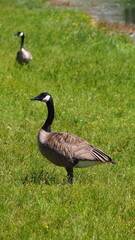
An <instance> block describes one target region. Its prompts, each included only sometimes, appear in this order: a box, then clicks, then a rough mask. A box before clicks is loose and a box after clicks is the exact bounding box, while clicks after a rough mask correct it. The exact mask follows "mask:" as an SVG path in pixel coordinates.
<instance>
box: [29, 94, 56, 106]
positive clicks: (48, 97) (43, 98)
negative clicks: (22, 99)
mask: <svg viewBox="0 0 135 240" xmlns="http://www.w3.org/2000/svg"><path fill="white" fill-rule="evenodd" d="M51 99H52V97H51V95H50V94H49V93H47V92H44V93H40V94H39V95H38V96H36V97H34V98H31V100H37V101H41V102H45V103H47V102H49V101H50V100H51Z"/></svg>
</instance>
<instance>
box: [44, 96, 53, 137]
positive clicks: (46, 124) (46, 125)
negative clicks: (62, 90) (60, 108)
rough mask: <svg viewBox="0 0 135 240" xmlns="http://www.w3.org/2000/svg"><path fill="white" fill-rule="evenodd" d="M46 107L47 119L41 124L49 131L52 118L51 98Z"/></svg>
mask: <svg viewBox="0 0 135 240" xmlns="http://www.w3.org/2000/svg"><path fill="white" fill-rule="evenodd" d="M46 105H47V109H48V116H47V119H46V121H45V123H44V125H43V126H42V129H44V130H45V131H46V132H51V124H52V122H53V119H54V105H53V100H52V99H50V100H49V101H48V102H47V103H46Z"/></svg>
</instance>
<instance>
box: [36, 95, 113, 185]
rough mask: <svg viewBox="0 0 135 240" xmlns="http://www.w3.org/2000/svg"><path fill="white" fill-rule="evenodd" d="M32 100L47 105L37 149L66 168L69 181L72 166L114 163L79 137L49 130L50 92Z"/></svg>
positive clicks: (53, 161)
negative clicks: (46, 116)
mask: <svg viewBox="0 0 135 240" xmlns="http://www.w3.org/2000/svg"><path fill="white" fill-rule="evenodd" d="M47 96H50V97H47ZM32 100H39V101H43V102H46V104H47V107H48V118H47V120H46V122H45V124H44V125H43V127H42V128H41V129H40V131H39V133H38V146H39V150H40V152H41V153H42V155H43V156H44V157H45V158H47V159H48V160H49V161H50V162H52V163H54V164H55V165H58V166H62V167H65V168H66V170H67V173H68V181H69V183H72V181H73V168H84V167H90V166H93V165H96V164H102V163H113V164H115V163H116V162H115V161H113V160H112V159H111V158H110V157H109V156H108V155H106V154H105V153H104V152H103V151H101V150H100V149H98V148H96V147H94V146H92V145H91V144H90V143H89V142H87V141H86V140H84V139H82V138H81V137H78V136H76V135H74V134H69V133H64V132H51V128H50V125H51V123H52V121H53V118H54V106H53V100H52V97H51V95H50V94H48V93H41V94H40V95H39V96H37V97H35V98H33V99H32ZM51 109H52V112H51Z"/></svg>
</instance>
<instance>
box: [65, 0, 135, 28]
mask: <svg viewBox="0 0 135 240" xmlns="http://www.w3.org/2000/svg"><path fill="white" fill-rule="evenodd" d="M60 2H63V3H64V2H65V3H66V2H71V3H73V4H74V5H78V6H81V7H83V9H84V10H85V11H87V13H88V14H90V15H91V16H92V17H93V18H95V20H99V21H106V22H109V23H121V24H135V0H117V1H115V0H112V1H111V0H108V1H107V0H70V1H68V0H60Z"/></svg>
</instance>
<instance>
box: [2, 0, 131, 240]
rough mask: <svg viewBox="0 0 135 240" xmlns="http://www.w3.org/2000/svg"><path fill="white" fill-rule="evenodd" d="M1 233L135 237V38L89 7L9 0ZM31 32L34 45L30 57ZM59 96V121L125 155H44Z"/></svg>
mask: <svg viewBox="0 0 135 240" xmlns="http://www.w3.org/2000/svg"><path fill="white" fill-rule="evenodd" d="M0 7H1V25H0V28H1V39H0V42H1V62H0V74H1V86H0V88H1V109H0V111H1V113H2V117H1V124H0V127H1V131H0V132H1V159H2V161H1V162H2V164H1V169H2V171H1V172H2V177H1V197H2V198H1V206H2V207H1V239H2V240H11V239H12V240H21V239H22V240H50V239H51V240H57V239H59V240H71V239H72V240H78V239H79V240H108V239H109V240H114V239H115V240H123V239H124V240H133V239H134V220H133V219H134V217H135V213H134V204H135V203H134V172H135V167H134V162H135V158H134V155H135V154H134V145H135V141H134V135H133V133H134V127H135V126H134V115H135V114H134V107H135V106H134V105H135V100H134V83H135V45H134V44H133V42H132V40H131V39H130V37H129V36H128V35H122V34H117V35H116V34H113V33H110V32H108V31H107V29H105V28H103V29H98V28H95V27H94V26H93V22H92V19H91V18H90V17H89V16H87V15H86V14H85V13H83V12H81V10H79V9H75V8H64V7H61V8H58V7H54V6H49V5H48V3H47V2H46V1H41V0H39V1H38V0H32V1H31V0H27V1H26V0H24V1H21V0H12V1H9V0H1V3H0ZM18 31H24V33H25V36H26V38H25V48H26V49H29V50H30V51H31V53H32V55H33V60H32V62H31V63H30V65H29V66H28V65H26V66H20V65H19V64H18V63H17V62H16V61H15V58H16V53H17V51H18V50H19V47H20V38H19V37H15V36H14V34H15V33H16V32H18ZM44 91H46V92H49V93H51V94H52V96H53V98H54V104H55V120H54V123H53V125H52V130H53V131H62V132H69V133H74V134H76V135H79V136H80V137H83V138H85V139H86V140H87V141H89V142H90V143H91V144H92V145H95V146H97V147H99V148H100V149H102V150H103V151H104V152H106V153H107V154H108V155H109V156H111V157H112V159H114V160H115V161H116V162H117V163H118V164H117V165H113V164H108V165H107V164H106V165H102V166H101V165H99V166H94V167H91V168H86V169H75V170H74V185H72V186H70V185H69V184H68V183H67V178H66V171H65V169H63V168H60V167H57V166H55V165H53V164H51V163H50V162H49V161H48V160H46V159H45V158H43V156H42V155H41V154H40V152H39V150H38V146H37V133H38V131H39V129H40V127H41V126H42V124H43V123H44V121H45V118H46V116H47V109H46V106H44V104H43V103H40V102H32V101H30V98H32V97H35V96H36V95H38V94H39V93H40V92H44Z"/></svg>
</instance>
